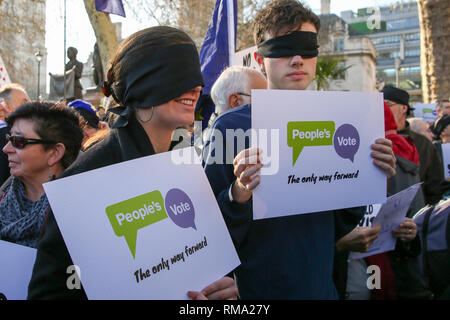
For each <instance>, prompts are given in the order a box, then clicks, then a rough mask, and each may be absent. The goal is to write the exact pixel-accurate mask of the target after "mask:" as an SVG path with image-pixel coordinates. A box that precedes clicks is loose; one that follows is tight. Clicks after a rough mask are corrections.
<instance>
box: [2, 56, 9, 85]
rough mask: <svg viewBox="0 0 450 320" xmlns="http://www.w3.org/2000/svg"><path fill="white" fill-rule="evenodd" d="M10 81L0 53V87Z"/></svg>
mask: <svg viewBox="0 0 450 320" xmlns="http://www.w3.org/2000/svg"><path fill="white" fill-rule="evenodd" d="M9 83H11V79H10V78H9V75H8V71H6V66H5V64H4V63H3V59H2V56H1V55H0V87H3V86H4V85H5V84H9Z"/></svg>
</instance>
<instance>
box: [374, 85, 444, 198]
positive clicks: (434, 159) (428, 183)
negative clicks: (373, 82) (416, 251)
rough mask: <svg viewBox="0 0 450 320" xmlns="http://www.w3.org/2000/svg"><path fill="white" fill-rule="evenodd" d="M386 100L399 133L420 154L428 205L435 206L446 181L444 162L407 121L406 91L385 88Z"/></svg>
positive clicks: (421, 172) (407, 95) (425, 138)
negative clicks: (407, 139) (443, 182)
mask: <svg viewBox="0 0 450 320" xmlns="http://www.w3.org/2000/svg"><path fill="white" fill-rule="evenodd" d="M382 92H383V94H384V100H385V101H386V103H387V104H388V105H389V107H390V108H391V111H392V113H393V114H394V118H395V123H396V124H397V130H398V133H399V134H401V135H403V136H404V137H409V138H411V140H412V141H413V142H414V145H415V146H416V148H417V150H418V152H419V164H420V180H421V181H423V192H424V196H425V202H426V203H427V204H435V203H436V202H438V201H439V200H440V199H441V196H442V193H441V190H440V185H441V182H442V181H443V180H444V171H443V167H442V160H441V158H440V156H439V154H438V151H437V149H436V148H435V147H434V146H433V143H432V142H431V141H430V140H429V139H428V138H427V137H425V136H424V135H422V134H420V133H417V132H414V131H412V130H411V127H410V125H409V123H408V121H406V118H407V116H409V115H410V113H411V110H413V108H411V107H410V106H409V94H408V92H406V91H405V90H402V89H399V88H396V87H393V86H385V87H384V88H383V90H382Z"/></svg>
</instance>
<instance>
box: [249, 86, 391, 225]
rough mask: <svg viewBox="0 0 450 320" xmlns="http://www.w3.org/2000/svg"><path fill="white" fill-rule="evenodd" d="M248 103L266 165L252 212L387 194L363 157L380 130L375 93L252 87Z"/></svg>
mask: <svg viewBox="0 0 450 320" xmlns="http://www.w3.org/2000/svg"><path fill="white" fill-rule="evenodd" d="M251 108H252V111H251V112H252V129H253V136H252V145H253V146H255V145H257V144H258V145H259V147H260V148H262V149H263V152H264V153H263V163H264V165H265V167H263V168H262V170H261V183H260V185H259V186H258V187H257V188H256V189H255V191H254V192H253V218H254V219H263V218H272V217H280V216H286V215H293V214H302V213H311V212H319V211H326V210H332V209H341V208H349V207H355V206H361V205H366V204H367V203H384V202H385V201H386V175H385V173H384V172H383V171H382V170H380V169H379V168H378V167H376V166H375V165H374V164H373V158H372V157H371V156H370V154H371V152H372V149H371V145H372V144H373V143H374V142H375V140H376V139H377V138H380V137H384V114H383V96H382V94H381V93H369V92H323V91H322V92H319V91H300V90H252V107H251ZM257 140H259V141H257ZM314 144H316V145H315V146H313V145H314ZM302 146H304V147H303V148H301V147H302Z"/></svg>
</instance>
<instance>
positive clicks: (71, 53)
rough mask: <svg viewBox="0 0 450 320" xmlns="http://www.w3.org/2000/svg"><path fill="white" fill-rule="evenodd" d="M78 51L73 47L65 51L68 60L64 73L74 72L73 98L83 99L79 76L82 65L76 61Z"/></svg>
mask: <svg viewBox="0 0 450 320" xmlns="http://www.w3.org/2000/svg"><path fill="white" fill-rule="evenodd" d="M77 54H78V50H77V49H76V48H74V47H69V48H68V49H67V57H68V58H69V62H67V64H66V69H65V70H66V71H69V70H72V69H74V72H75V81H74V90H73V94H74V96H73V98H74V99H83V93H82V90H83V87H82V86H81V82H80V79H81V74H82V73H83V63H81V62H80V61H78V60H77Z"/></svg>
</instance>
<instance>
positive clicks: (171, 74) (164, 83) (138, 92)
mask: <svg viewBox="0 0 450 320" xmlns="http://www.w3.org/2000/svg"><path fill="white" fill-rule="evenodd" d="M197 86H204V83H203V77H202V73H201V70H200V61H199V57H198V53H197V50H196V48H195V46H193V45H192V44H176V45H171V46H168V47H165V48H162V49H159V50H157V51H155V52H154V53H152V54H150V55H147V56H146V57H145V59H142V60H141V61H140V62H138V63H136V64H135V65H134V66H133V68H131V69H130V70H129V71H128V73H127V74H126V75H125V79H124V80H123V81H121V82H120V83H118V82H114V83H113V86H112V89H113V91H114V93H115V95H116V96H117V97H118V99H119V100H120V103H121V104H122V105H123V106H127V107H135V108H148V107H152V106H158V105H161V104H163V103H166V102H168V101H170V100H172V99H175V98H178V97H179V96H181V95H182V94H183V93H185V92H187V91H189V90H190V89H192V88H195V87H197Z"/></svg>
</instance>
